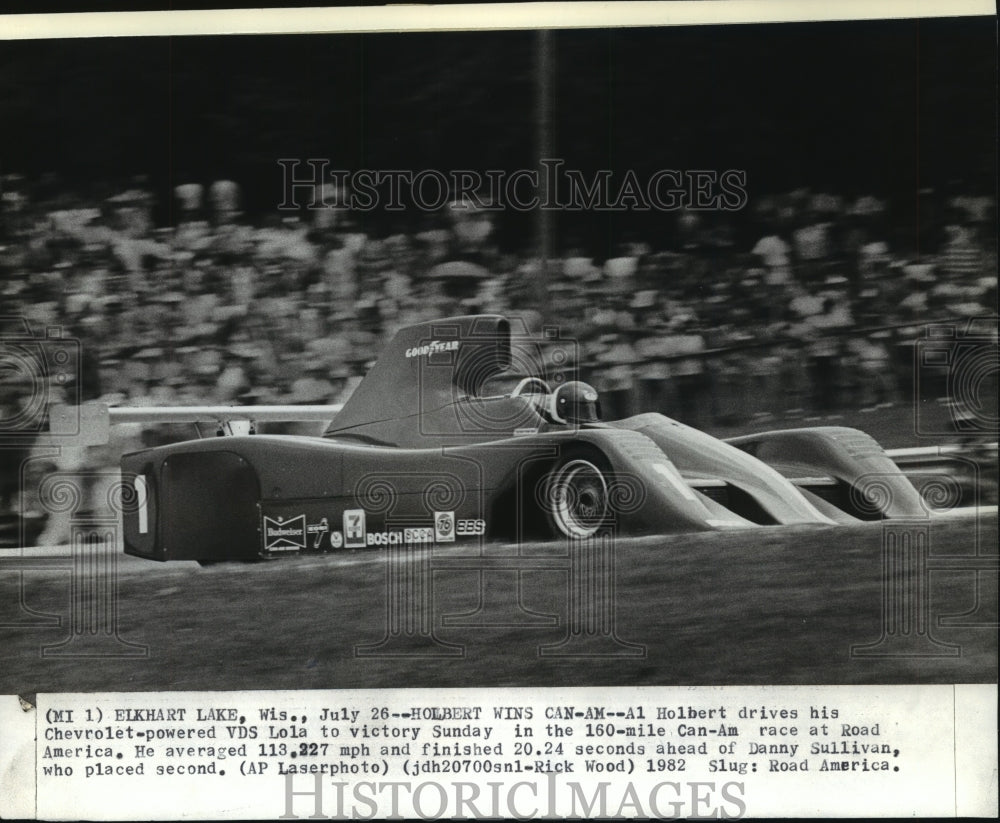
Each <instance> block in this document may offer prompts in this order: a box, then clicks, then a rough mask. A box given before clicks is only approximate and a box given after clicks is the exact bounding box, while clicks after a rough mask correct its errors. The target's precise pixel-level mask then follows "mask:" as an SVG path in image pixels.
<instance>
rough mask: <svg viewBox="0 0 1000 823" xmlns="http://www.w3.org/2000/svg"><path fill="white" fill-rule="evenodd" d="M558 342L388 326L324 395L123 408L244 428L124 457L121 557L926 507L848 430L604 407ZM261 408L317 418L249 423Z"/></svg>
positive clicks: (446, 322) (865, 516)
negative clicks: (388, 334) (308, 432)
mask: <svg viewBox="0 0 1000 823" xmlns="http://www.w3.org/2000/svg"><path fill="white" fill-rule="evenodd" d="M512 326H513V327H514V328H513V330H512ZM571 347H572V344H571V342H568V341H562V340H561V338H559V336H558V334H556V333H547V337H546V339H544V340H542V341H538V340H535V339H533V338H531V337H530V336H529V335H527V333H526V330H525V329H524V328H522V327H521V326H519V324H518V323H517V321H516V320H508V319H507V318H505V317H502V316H499V315H471V316H464V317H452V318H447V319H443V320H437V321H432V322H427V323H421V324H418V325H414V326H410V327H407V328H404V329H402V330H400V331H399V332H398V333H397V334H396V335H395V336H394V337H393V339H392V340H391V342H390V343H389V344H388V346H387V347H386V349H385V350H384V351H383V352H382V354H381V356H380V358H379V359H378V360H377V362H376V363H375V365H374V366H373V367H372V368H371V370H370V371H369V373H368V374H367V376H366V377H365V378H364V379H363V380H362V382H361V383H360V384H359V385H358V387H357V388H356V390H355V391H354V392H353V394H351V396H350V397H349V399H348V400H347V401H346V403H344V404H343V406H342V407H332V406H331V407H310V408H306V409H296V408H295V407H288V408H285V409H281V408H274V407H260V408H257V407H243V408H233V407H229V408H224V407H223V408H220V407H203V408H201V409H193V410H192V409H188V410H184V409H160V410H156V409H139V410H135V411H134V413H133V415H132V416H131V417H128V418H127V419H132V420H145V421H154V420H171V419H173V420H177V419H186V420H214V421H216V422H218V423H219V424H220V432H221V431H222V430H225V429H226V428H227V427H228V428H231V429H234V430H235V428H236V425H235V421H244V422H243V430H244V431H245V432H246V433H243V434H236V435H234V436H226V437H209V438H204V439H196V440H191V441H186V442H180V443H174V444H170V445H165V446H159V447H156V448H149V449H145V450H142V451H137V452H133V453H130V454H126V455H125V456H124V457H123V458H122V461H121V466H122V477H123V484H124V486H125V488H126V489H127V490H128V491H129V494H127V495H125V497H126V504H125V508H124V545H125V551H126V552H127V553H128V554H131V555H135V556H138V557H143V558H148V559H151V560H159V561H165V560H198V561H201V562H205V563H208V562H218V561H224V560H244V561H249V560H258V559H265V558H274V557H284V556H290V555H295V554H301V553H308V552H330V551H341V550H351V549H361V548H368V547H384V546H392V545H397V546H404V545H425V546H434V545H440V544H452V543H461V542H463V541H485V540H504V541H515V542H516V541H523V540H534V539H547V538H558V539H567V540H588V539H592V538H596V539H599V538H602V537H603V536H604V535H616V534H617V535H651V534H669V533H676V532H693V531H711V530H723V529H743V528H767V527H780V526H791V525H795V526H805V525H810V524H813V525H817V526H820V525H823V526H830V525H833V524H838V523H851V522H857V521H859V520H877V519H882V518H897V517H904V518H905V517H926V516H927V512H928V507H927V505H926V504H925V502H924V499H923V497H922V496H921V494H920V493H919V492H918V491H917V489H916V488H915V487H914V486H913V485H912V484H911V482H910V481H909V480H908V479H907V477H906V476H905V475H904V474H903V473H902V472H901V471H900V469H899V467H898V466H897V465H896V464H895V463H894V462H893V460H892V459H890V457H889V456H888V455H887V453H886V452H885V451H883V449H882V448H881V447H880V446H879V445H878V444H877V443H876V442H875V441H874V440H873V439H872V438H871V437H869V436H868V435H867V434H865V433H863V432H861V431H858V430H855V429H848V428H842V427H814V428H801V429H792V430H783V431H772V432H767V433H763V434H753V435H749V436H745V437H737V438H734V439H730V440H726V441H723V440H720V439H717V438H715V437H712V436H711V435H709V434H706V433H704V432H702V431H699V430H697V429H694V428H692V427H690V426H687V425H684V424H683V423H681V422H678V421H676V420H673V419H671V418H669V417H666V416H664V415H662V414H655V413H646V414H640V415H637V416H634V417H629V418H626V419H624V420H617V421H605V420H602V415H601V408H600V398H599V396H598V392H597V391H595V390H594V389H593V388H592V387H591V386H589V385H587V384H586V383H583V382H581V381H579V380H577V379H572V378H575V377H576V374H575V372H574V371H573V364H574V363H575V362H576V361H577V358H576V357H575V356H574V355H573V353H572V352H570V351H568V349H570V348H571ZM553 350H554V353H553ZM111 411H112V412H114V411H116V410H114V409H112V410H111ZM121 411H123V412H124V411H125V410H121ZM126 414H127V412H126ZM121 419H125V416H124V415H123V416H122V418H121ZM271 419H324V420H328V421H329V425H328V427H327V428H326V431H325V433H324V434H323V435H322V436H296V435H270V434H254V433H250V432H252V431H253V427H254V426H255V425H256V424H257V423H260V422H261V421H264V420H271Z"/></svg>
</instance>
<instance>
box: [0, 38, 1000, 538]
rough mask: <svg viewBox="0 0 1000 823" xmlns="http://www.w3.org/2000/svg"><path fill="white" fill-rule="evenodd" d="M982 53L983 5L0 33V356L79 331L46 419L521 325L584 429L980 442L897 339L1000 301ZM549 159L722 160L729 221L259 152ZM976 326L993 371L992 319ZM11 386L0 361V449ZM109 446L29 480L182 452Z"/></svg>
mask: <svg viewBox="0 0 1000 823" xmlns="http://www.w3.org/2000/svg"><path fill="white" fill-rule="evenodd" d="M996 55H997V47H996V29H995V23H994V21H992V20H990V19H986V18H979V19H971V20H947V19H943V20H925V21H913V20H909V21H892V22H874V23H864V24H860V23H842V24H841V23H836V24H812V25H784V26H773V25H772V26H767V27H763V26H734V27H727V28H719V27H714V28H709V27H704V28H697V27H696V28H683V29H656V30H611V31H609V30H601V31H559V32H549V33H538V32H503V33H501V32H484V33H461V34H420V35H418V34H394V35H366V36H361V35H357V36H355V35H337V36H311V35H300V36H294V37H228V38H219V37H198V38H151V39H144V40H137V39H118V40H111V39H105V40H80V41H38V42H30V43H28V42H23V43H22V42H3V43H0V120H2V122H3V128H2V129H0V316H2V317H3V318H6V319H5V324H6V325H4V326H3V328H2V330H0V331H2V333H3V336H4V337H5V338H6V343H5V344H4V345H6V346H7V350H8V351H10V350H12V349H11V348H10V347H11V346H14V345H15V344H17V341H23V340H24V339H27V338H31V337H32V336H35V337H44V335H45V334H46V330H47V329H51V328H54V327H59V328H61V330H62V335H63V336H64V337H66V338H70V339H74V340H78V341H79V359H78V362H77V361H74V364H73V367H72V368H71V369H70V371H71V372H72V375H71V378H70V379H69V380H68V381H63V382H58V381H56V380H55V379H53V380H51V381H50V384H49V385H48V386H47V387H46V389H45V401H46V402H47V403H53V402H69V403H71V404H72V403H77V402H80V401H86V400H96V399H100V400H102V401H104V402H106V403H109V404H122V405H184V404H216V403H233V404H273V403H302V404H305V403H308V404H319V403H334V402H340V401H342V400H343V399H344V398H345V397H346V396H347V395H348V394H349V392H350V391H351V390H352V389H353V387H354V386H355V385H356V384H357V382H358V380H359V379H360V378H361V376H363V375H364V374H365V372H366V370H367V368H368V366H369V365H370V363H371V362H372V360H373V359H374V358H375V357H376V356H377V354H378V352H379V350H380V348H381V347H382V345H383V344H384V343H385V342H386V341H387V340H388V338H389V337H390V336H391V335H392V334H393V333H394V332H395V331H396V330H397V329H399V328H400V327H402V326H405V325H409V324H411V323H414V322H419V321H422V320H428V319H434V318H438V317H444V316H448V315H453V314H468V313H475V312H491V313H492V312H496V313H508V314H518V315H520V316H522V317H524V318H525V319H526V321H527V322H528V324H529V326H530V327H531V328H533V329H535V330H541V328H542V327H543V326H544V325H550V324H555V325H558V326H559V327H560V329H561V333H562V335H563V336H564V337H571V338H573V339H575V340H576V341H577V342H578V346H577V351H578V361H579V362H578V363H577V364H576V366H577V368H578V369H579V374H580V377H581V378H582V379H585V380H587V381H589V382H590V383H592V384H593V385H594V386H595V387H597V388H598V389H599V390H600V391H601V393H602V402H603V407H604V411H605V415H606V416H607V417H609V418H617V417H622V416H626V415H628V414H633V413H638V412H641V411H660V412H663V413H665V414H667V415H669V416H671V417H676V418H677V419H680V420H682V421H684V422H686V423H689V424H691V425H694V426H698V427H700V428H704V429H707V430H709V431H712V432H715V433H719V434H726V433H731V432H736V431H745V430H747V429H748V427H752V426H756V425H761V426H767V427H775V425H776V421H794V422H796V424H800V423H801V421H803V420H806V421H809V420H819V419H824V420H830V419H840V420H843V421H844V422H845V423H846V424H849V425H859V426H860V427H861V428H867V429H869V430H871V429H872V428H875V429H876V431H875V432H873V433H875V434H876V435H877V436H879V439H880V440H883V441H885V440H886V439H888V440H889V441H890V442H889V443H888V445H910V444H913V443H916V442H924V441H918V438H917V436H918V435H919V434H921V432H919V431H917V429H916V428H915V427H914V407H915V403H916V404H918V405H919V404H920V403H925V402H926V403H929V404H931V409H932V410H931V411H928V412H927V414H929V415H931V417H933V416H934V415H937V417H936V418H934V419H935V421H936V422H934V424H933V425H932V427H931V431H932V432H933V433H935V434H937V435H940V436H941V437H942V438H944V439H943V440H942V442H945V441H948V442H952V441H954V440H955V437H956V435H958V436H960V437H964V436H971V437H974V438H975V437H980V436H981V435H982V436H986V437H989V436H990V434H991V433H990V432H989V431H986V432H983V431H982V427H978V428H977V427H975V426H973V427H972V428H971V429H969V430H968V431H966V430H965V429H963V427H962V425H961V423H962V419H963V415H966V416H967V417H968V416H969V415H970V414H973V415H974V414H975V413H979V412H981V410H976V409H973V410H971V411H970V410H968V409H965V410H963V409H962V408H958V409H957V410H956V401H955V398H954V397H953V396H952V395H953V394H954V393H953V392H952V391H951V389H950V387H949V368H950V366H949V364H947V363H944V364H942V363H938V364H937V365H934V364H930V365H929V366H928V367H927V369H925V370H924V372H921V369H920V367H919V364H918V365H917V367H915V363H917V358H916V357H915V355H916V353H917V350H918V348H919V346H920V345H921V344H922V341H924V340H925V339H926V330H927V326H928V324H929V323H932V322H940V323H944V324H950V326H949V327H951V328H955V329H965V328H966V325H965V324H966V322H967V321H968V320H969V319H972V318H982V317H988V316H993V315H995V314H996V311H997V292H996V282H997V249H996V199H995V194H996V192H995V186H996V180H997V174H996V97H995V89H996ZM541 157H549V158H558V159H559V160H561V161H562V162H563V163H564V164H565V167H566V168H567V169H574V170H579V171H580V173H581V174H582V175H583V177H584V178H585V179H587V180H590V179H592V178H593V175H595V174H596V173H597V172H598V171H599V170H607V171H608V172H609V173H610V174H611V175H612V179H613V180H615V181H621V180H622V179H623V178H624V177H625V175H626V174H627V173H629V172H631V173H634V174H635V175H636V177H637V179H638V180H640V181H645V180H648V179H649V178H650V177H651V176H652V175H653V174H654V173H655V172H657V171H658V170H661V169H676V170H682V171H685V170H696V169H701V170H708V171H714V172H716V173H718V174H721V173H722V172H724V171H726V170H730V169H735V170H739V171H741V172H744V173H745V175H746V178H745V180H746V184H745V187H744V188H745V191H746V194H747V198H746V203H745V205H743V207H742V208H740V209H739V210H736V211H722V210H696V209H684V208H678V209H673V210H669V211H666V210H658V209H655V208H654V209H649V210H640V209H623V210H618V211H608V210H600V209H578V210H569V209H560V210H555V211H549V212H544V213H539V212H537V211H535V212H532V211H523V210H520V211H519V210H514V209H509V208H507V209H497V210H489V209H477V208H470V207H468V204H467V203H460V202H451V200H450V199H449V198H445V200H447V201H448V202H445V203H443V204H442V205H441V207H440V208H436V209H433V210H428V209H423V208H417V207H416V205H415V204H414V203H413V202H404V203H402V206H403V207H402V208H400V209H389V208H385V204H384V203H381V204H378V205H377V206H376V207H375V208H373V209H370V210H364V211H362V210H359V209H352V208H349V207H341V206H338V207H332V208H328V209H321V210H309V209H306V208H299V209H296V208H292V209H288V208H284V209H282V208H279V205H281V204H283V203H284V204H285V205H288V203H287V197H286V195H287V180H286V177H285V175H286V167H285V166H282V164H280V163H279V160H282V159H285V160H288V159H297V160H300V161H303V163H304V161H306V160H308V159H310V158H317V159H321V160H324V161H329V168H330V169H340V170H346V171H348V172H353V171H357V170H360V169H372V170H388V169H407V170H412V171H413V172H418V171H421V170H439V171H441V172H442V173H444V174H445V175H448V174H449V173H450V172H451V171H453V170H459V169H468V170H474V171H477V172H479V173H480V174H485V172H486V171H487V170H490V169H494V170H497V169H499V170H504V171H505V172H506V173H507V174H510V173H512V172H514V171H515V170H518V169H535V168H538V162H539V158H541ZM309 173H310V172H309V169H308V168H307V167H305V166H303V165H301V164H300V166H299V168H298V170H297V172H296V174H298V175H300V176H301V175H307V174H309ZM331 183H332V181H331ZM330 193H331V188H330V186H329V185H328V186H326V187H323V188H320V189H319V190H318V191H317V197H318V199H320V200H322V199H327V200H328V199H329V195H330ZM339 194H340V195H341V196H344V195H347V194H349V192H347V191H345V190H343V189H342V188H341V189H340V190H339ZM295 195H296V199H297V200H298V202H299V203H300V204H304V203H306V202H308V200H309V198H308V196H307V193H306V192H304V191H303V190H302V188H301V187H300V188H298V189H296V192H295ZM976 328H977V329H979V332H978V334H979V335H980V337H979V341H978V343H977V345H985V346H986V347H987V349H988V348H989V347H990V346H992V349H991V351H992V352H993V353H994V358H995V351H996V329H995V325H993V326H992V327H991V326H990V325H989V324H987V325H986V326H985V327H983V326H982V325H979V326H977V327H976ZM984 328H985V331H984ZM74 356H75V355H74ZM43 359H44V357H43ZM992 362H993V363H994V365H993V370H992V373H991V374H992V377H990V376H989V375H987V384H985V385H986V388H985V389H983V390H982V391H981V392H980V395H981V397H984V398H986V400H985V401H984V402H986V403H987V405H989V403H990V402H992V407H991V409H992V410H991V411H990V410H989V409H988V410H987V414H992V418H991V419H992V420H993V421H995V419H996V400H995V395H996V392H995V382H996V367H995V359H994V361H992ZM7 365H9V364H7ZM989 380H992V381H993V382H992V383H989V382H988V381H989ZM991 386H992V388H991ZM977 391H978V389H977ZM29 394H30V393H28V392H26V389H25V382H24V380H23V379H20V377H19V375H18V373H17V369H15V368H5V369H3V370H0V404H2V406H0V409H2V415H0V422H2V423H3V425H4V426H5V428H4V431H10V430H12V428H16V427H17V426H16V421H17V420H20V419H22V418H23V417H24V415H23V414H22V412H23V411H24V407H25V404H26V403H28V402H31V398H30V397H29ZM977 396H979V395H977ZM990 398H992V400H990ZM980 416H982V415H981V414H980ZM12 421H15V422H12ZM867 423H874V424H875V425H874V426H872V425H866V424H867ZM118 428H119V429H121V430H120V431H116V433H115V435H114V438H113V440H112V442H111V443H110V444H109V445H108V446H107V447H101V448H97V449H91V450H89V451H88V452H86V453H83V452H80V453H75V452H73V451H72V450H69V449H64V450H63V452H62V453H61V454H60V455H57V456H55V457H53V458H52V459H51V460H50V461H47V462H46V461H45V460H38V459H36V460H33V462H32V463H31V466H32V468H31V473H32V476H34V475H40V474H43V473H44V472H45V471H46V470H47V469H48V470H50V469H51V467H52V466H59V467H63V468H64V467H66V466H69V467H71V468H72V467H79V466H109V465H114V464H115V463H116V461H117V455H119V454H120V453H121V451H122V450H127V449H130V448H136V447H139V446H141V445H143V444H147V445H148V444H155V443H158V442H164V441H165V440H167V439H170V438H173V437H178V436H191V435H192V434H193V432H184V431H180V430H177V429H170V428H169V427H145V429H142V430H140V429H138V428H136V427H132V428H130V427H127V426H122V427H118ZM970 432H971V434H970ZM992 437H993V439H995V433H993V434H992ZM893 441H895V442H893ZM33 449H35V451H34V452H33V451H32V450H33ZM33 453H34V454H37V447H33V446H32V445H31V444H30V443H26V442H25V441H24V440H23V439H22V440H19V441H18V445H17V447H16V448H14V447H11V448H8V449H6V450H5V451H4V452H3V453H2V459H3V460H4V464H5V467H4V471H3V484H2V486H3V487H2V489H0V497H2V499H0V510H3V511H6V512H8V513H10V512H17V511H29V512H32V511H36V510H37V509H38V506H37V504H36V503H33V502H32V501H30V500H27V502H26V500H25V495H29V496H30V493H31V486H32V483H33V482H34V481H33V480H32V479H31V478H27V479H26V478H25V477H22V476H20V474H19V469H18V467H19V466H20V465H21V460H22V458H23V457H24V455H30V454H33ZM39 518H40V519H38V520H37V528H35V534H38V533H40V532H41V531H42V529H43V528H44V522H43V519H41V517H40V515H39ZM10 522H13V521H11V520H9V519H8V523H10ZM44 537H45V536H44V535H43V540H44ZM48 537H49V538H52V539H54V537H55V536H54V535H53V534H52V533H50V534H49V535H48Z"/></svg>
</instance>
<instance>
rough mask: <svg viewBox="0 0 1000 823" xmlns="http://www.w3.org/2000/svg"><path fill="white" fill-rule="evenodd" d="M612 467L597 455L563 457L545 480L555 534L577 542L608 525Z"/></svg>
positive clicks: (548, 516)
mask: <svg viewBox="0 0 1000 823" xmlns="http://www.w3.org/2000/svg"><path fill="white" fill-rule="evenodd" d="M609 476H610V466H609V465H608V463H607V461H606V460H605V459H604V458H603V457H602V456H601V455H599V454H597V453H590V452H589V451H588V452H578V453H574V454H571V455H567V456H565V457H563V458H562V459H561V460H560V461H559V462H558V463H557V464H556V465H555V467H554V468H553V469H552V471H550V472H549V473H548V475H547V476H546V478H545V480H544V484H545V487H544V492H543V494H544V501H545V502H544V507H545V514H546V516H547V518H548V520H549V524H550V525H551V527H552V529H553V531H554V532H555V533H556V534H558V535H562V536H563V537H569V538H573V539H577V540H580V539H584V538H587V537H592V536H593V535H595V534H597V532H599V531H600V530H601V528H602V527H603V526H605V525H606V524H607V522H608V518H609V515H610V512H611V504H610V494H609V486H610V483H609V479H608V478H609Z"/></svg>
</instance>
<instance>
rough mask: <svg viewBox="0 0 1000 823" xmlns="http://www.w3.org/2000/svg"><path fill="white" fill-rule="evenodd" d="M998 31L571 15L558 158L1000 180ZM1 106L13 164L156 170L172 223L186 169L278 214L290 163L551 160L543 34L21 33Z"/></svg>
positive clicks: (888, 192) (6, 154)
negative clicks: (541, 94)
mask: <svg viewBox="0 0 1000 823" xmlns="http://www.w3.org/2000/svg"><path fill="white" fill-rule="evenodd" d="M996 38H997V29H996V23H995V20H993V19H991V18H972V19H938V20H923V21H919V20H904V21H886V22H875V23H868V22H865V23H858V22H855V23H832V24H831V23H827V24H809V25H799V24H796V25H768V26H757V25H749V26H729V27H697V28H688V27H685V28H661V29H644V30H628V29H618V30H592V31H569V30H567V31H560V32H557V33H556V34H555V36H554V44H555V73H554V76H553V93H554V117H553V135H554V136H553V143H554V148H555V154H556V156H558V157H560V158H563V159H564V160H565V162H566V165H567V167H570V168H579V169H581V170H584V171H587V170H594V169H598V168H609V169H612V170H615V171H616V172H623V171H624V170H625V169H634V170H636V172H637V173H638V174H639V175H640V179H642V175H644V174H648V173H650V172H652V171H654V170H656V169H662V168H674V169H695V168H706V169H716V170H724V169H728V168H737V169H745V170H746V171H747V176H748V190H749V192H750V197H751V199H752V198H754V197H755V196H758V195H762V194H765V193H770V192H778V191H787V190H789V189H792V188H796V187H800V186H808V187H811V188H813V190H832V191H835V192H839V193H842V194H845V195H857V194H864V193H872V194H876V195H879V196H883V197H888V198H890V199H892V200H893V201H894V202H895V203H897V204H902V205H900V206H899V207H898V208H902V209H904V210H905V209H907V208H910V207H911V206H908V205H907V204H912V208H916V206H915V203H916V193H917V191H918V190H919V189H920V188H922V187H928V186H937V187H943V186H957V187H958V188H961V189H962V190H963V191H973V192H982V191H988V192H991V191H993V189H994V187H995V183H996V159H995V156H996V94H997V86H996V70H997V66H996V56H997V39H996ZM0 122H2V128H0V174H5V173H10V172H19V173H22V174H25V175H29V176H39V175H41V174H43V173H55V174H56V175H58V176H59V178H60V179H62V180H65V181H66V182H67V185H72V186H75V187H80V188H82V189H85V190H87V191H89V192H91V193H93V194H94V195H97V196H99V195H102V194H107V193H113V192H114V191H115V190H116V187H119V188H120V187H121V185H122V183H123V182H124V181H127V179H128V178H129V176H130V175H134V174H144V175H146V176H147V177H148V178H149V181H150V184H151V185H152V186H153V187H154V188H155V189H156V191H157V193H158V195H159V200H160V202H161V204H162V206H161V210H160V212H159V213H158V215H157V216H158V219H159V220H161V221H162V222H168V221H169V220H170V219H171V215H170V212H169V202H170V197H169V191H170V187H172V186H173V185H176V184H177V183H180V182H186V181H189V180H197V181H201V182H206V183H207V182H210V181H211V180H213V179H217V178H219V177H230V178H232V179H235V180H238V181H239V182H240V183H241V185H242V186H243V188H244V191H245V195H246V205H247V210H248V212H249V213H250V214H251V215H254V214H261V213H264V212H267V211H270V210H273V208H274V206H275V205H276V203H277V202H278V201H279V199H280V196H281V192H280V169H279V167H278V165H277V163H276V161H277V159H278V158H283V157H298V158H308V157H321V158H329V160H330V161H331V166H332V167H334V168H344V169H351V170H354V169H359V168H371V169H395V168H406V169H413V170H419V169H440V170H443V171H448V170H450V169H461V168H470V169H479V170H484V169H489V168H496V169H506V170H508V171H510V170H513V169H516V168H524V167H533V166H534V165H535V164H536V162H537V150H536V143H535V136H536V135H535V132H536V128H535V122H536V115H535V34H534V33H533V32H483V33H447V34H445V33H440V34H385V35H364V36H361V35H338V36H327V35H323V36H318V35H317V36H314V35H298V36H270V37H268V36H254V37H245V36H240V37H188V38H144V39H118V40H112V39H96V40H62V41H36V42H3V41H0ZM658 217H659V216H658V215H647V216H646V217H645V218H637V219H640V220H642V219H644V220H646V221H647V228H648V227H649V226H648V224H649V223H652V222H655V220H656V219H657V218H658ZM581 219H582V218H581ZM560 221H562V222H563V223H564V224H565V223H566V222H567V221H568V222H572V218H566V217H560Z"/></svg>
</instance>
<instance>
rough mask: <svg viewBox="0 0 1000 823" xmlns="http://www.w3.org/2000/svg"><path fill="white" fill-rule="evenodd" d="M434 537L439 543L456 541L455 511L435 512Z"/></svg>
mask: <svg viewBox="0 0 1000 823" xmlns="http://www.w3.org/2000/svg"><path fill="white" fill-rule="evenodd" d="M434 539H435V540H437V541H438V542H439V543H454V542H455V512H434Z"/></svg>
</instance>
